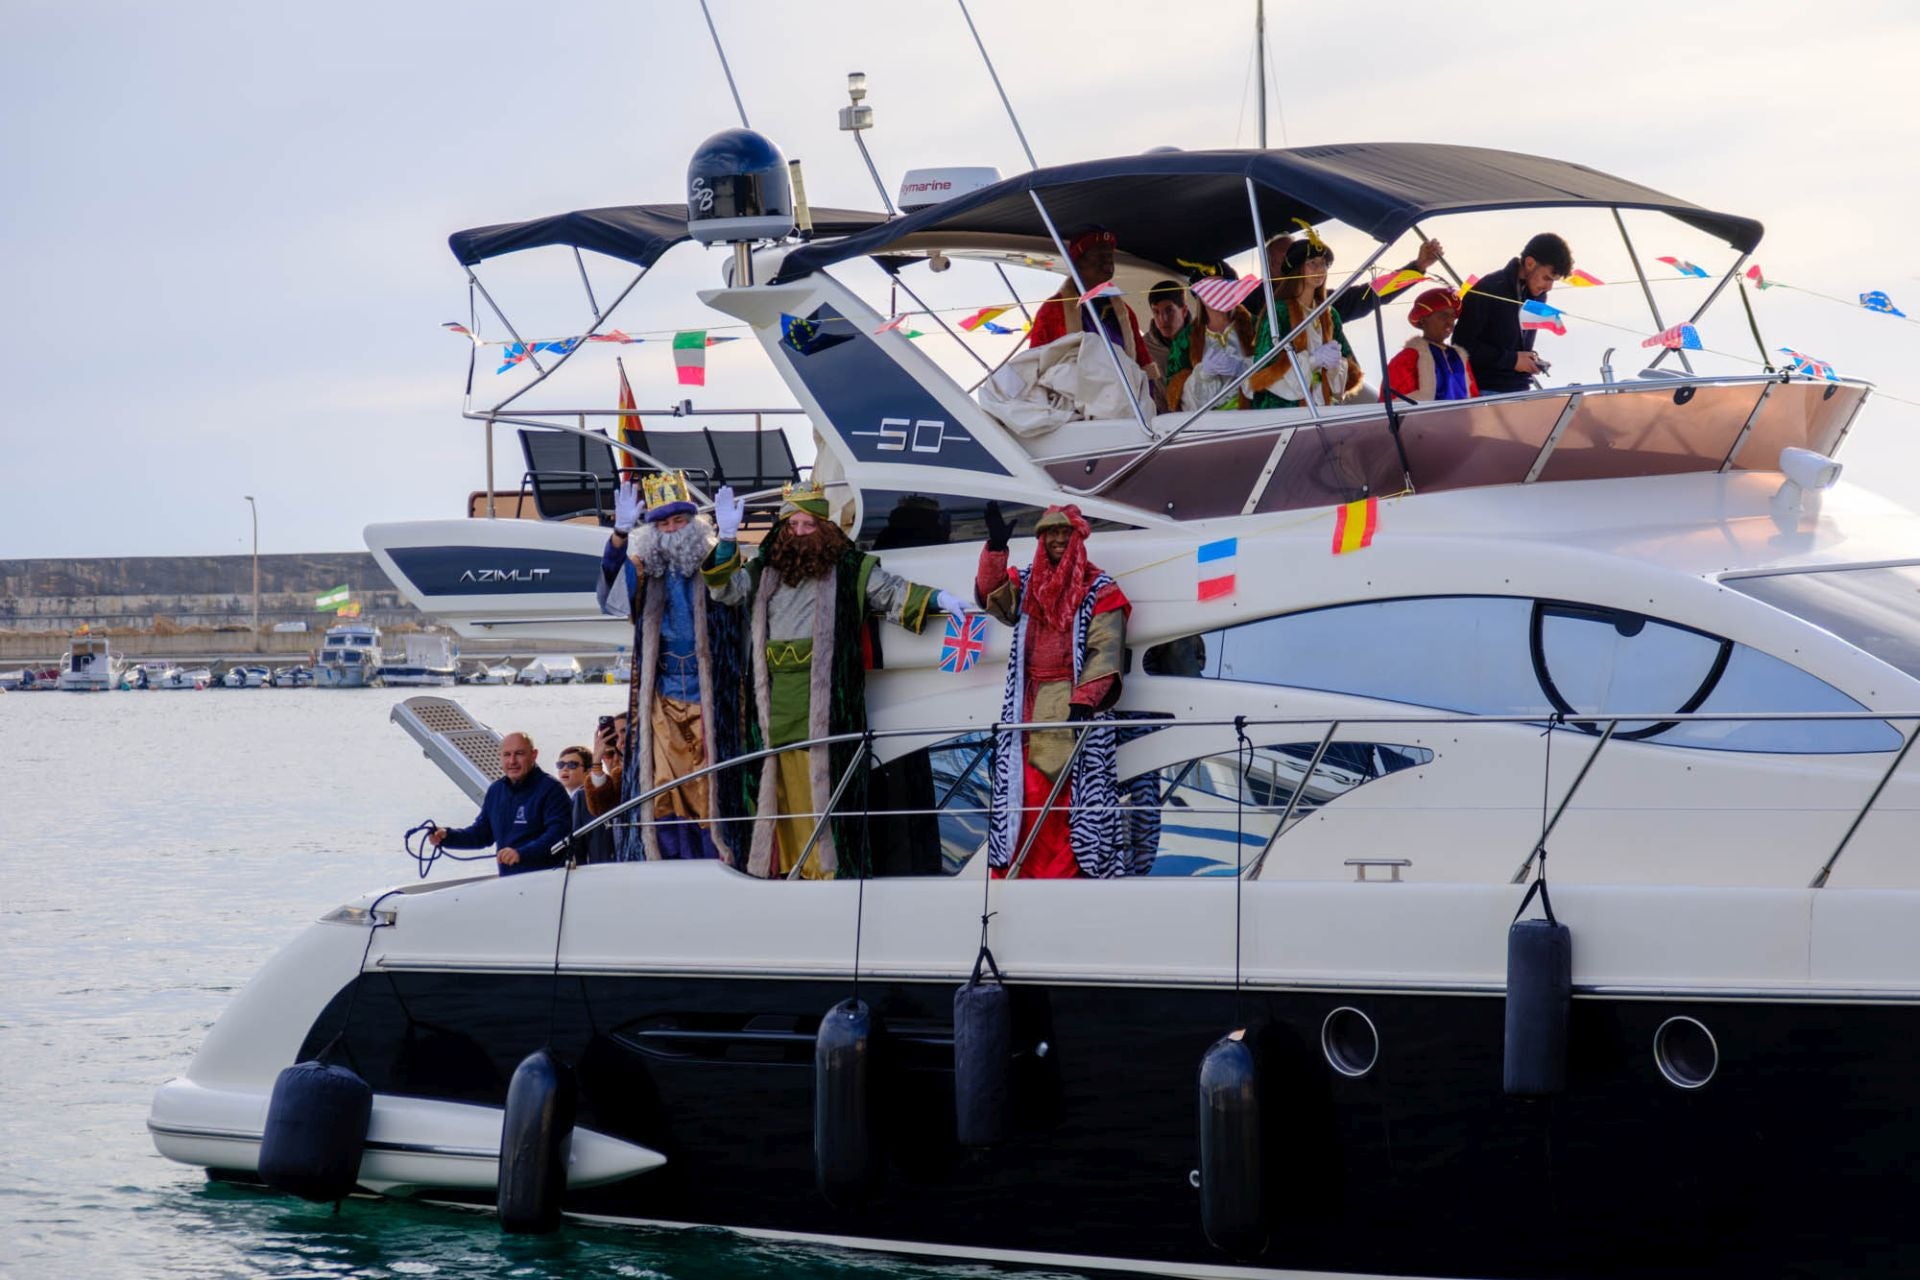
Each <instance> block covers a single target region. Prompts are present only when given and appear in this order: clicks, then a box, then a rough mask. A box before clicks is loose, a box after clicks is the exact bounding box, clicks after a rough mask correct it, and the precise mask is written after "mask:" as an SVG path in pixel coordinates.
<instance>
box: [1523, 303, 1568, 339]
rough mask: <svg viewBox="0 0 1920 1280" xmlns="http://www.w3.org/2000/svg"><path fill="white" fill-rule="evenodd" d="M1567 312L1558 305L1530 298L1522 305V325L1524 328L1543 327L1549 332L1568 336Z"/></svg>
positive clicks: (1542, 328)
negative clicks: (1554, 305)
mask: <svg viewBox="0 0 1920 1280" xmlns="http://www.w3.org/2000/svg"><path fill="white" fill-rule="evenodd" d="M1565 316H1566V313H1565V312H1564V311H1561V310H1560V309H1558V308H1557V307H1550V306H1548V305H1547V304H1546V303H1544V302H1540V301H1538V300H1536V299H1533V298H1529V299H1527V301H1525V302H1524V303H1522V304H1521V305H1520V327H1521V328H1522V329H1541V330H1544V331H1546V332H1547V333H1554V334H1558V335H1560V336H1561V337H1563V338H1564V337H1566V336H1567V324H1566V320H1565Z"/></svg>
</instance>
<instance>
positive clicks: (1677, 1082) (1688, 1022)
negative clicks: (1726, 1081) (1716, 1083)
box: [1653, 1017, 1720, 1089]
mask: <svg viewBox="0 0 1920 1280" xmlns="http://www.w3.org/2000/svg"><path fill="white" fill-rule="evenodd" d="M1653 1061H1654V1065H1655V1066H1657V1067H1659V1068H1660V1074H1661V1075H1663V1076H1665V1077H1666V1078H1667V1083H1668V1084H1670V1085H1672V1086H1673V1087H1674V1088H1676V1089H1698V1088H1700V1087H1701V1086H1702V1085H1704V1084H1706V1082H1707V1081H1709V1080H1711V1079H1713V1073H1714V1072H1716V1071H1718V1070H1719V1069H1720V1046H1719V1045H1718V1044H1716V1043H1714V1039H1713V1033H1712V1032H1711V1031H1708V1030H1707V1028H1706V1024H1705V1023H1703V1022H1701V1021H1699V1020H1698V1019H1697V1018H1687V1017H1677V1018H1668V1019H1667V1020H1666V1021H1665V1022H1663V1023H1661V1024H1660V1029H1659V1030H1658V1031H1656V1032H1654V1033H1653Z"/></svg>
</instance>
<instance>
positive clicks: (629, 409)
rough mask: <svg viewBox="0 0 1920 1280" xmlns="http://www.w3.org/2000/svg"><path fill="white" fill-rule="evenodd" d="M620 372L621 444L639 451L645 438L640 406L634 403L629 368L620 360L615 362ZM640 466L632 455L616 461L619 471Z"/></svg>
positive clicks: (621, 457) (626, 454)
mask: <svg viewBox="0 0 1920 1280" xmlns="http://www.w3.org/2000/svg"><path fill="white" fill-rule="evenodd" d="M613 363H614V364H615V365H616V366H617V367H618V368H619V370H620V419H619V422H620V427H619V430H620V443H621V444H624V445H631V446H632V447H633V448H635V449H638V448H640V447H641V444H640V442H641V441H642V440H643V439H645V436H644V435H643V434H642V433H641V430H640V414H639V413H638V412H637V411H638V409H639V408H640V406H639V405H638V404H636V403H635V402H634V399H633V388H632V387H630V386H628V385H627V366H626V365H625V364H623V363H621V362H620V361H619V360H615V361H614V362H613ZM639 465H640V459H638V458H636V457H634V456H633V455H632V454H630V453H623V454H621V455H620V456H619V457H618V458H617V459H615V460H614V466H615V468H616V469H617V470H621V471H626V470H630V469H632V468H634V467H637V466H639Z"/></svg>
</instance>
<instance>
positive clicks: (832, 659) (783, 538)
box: [705, 484, 966, 879]
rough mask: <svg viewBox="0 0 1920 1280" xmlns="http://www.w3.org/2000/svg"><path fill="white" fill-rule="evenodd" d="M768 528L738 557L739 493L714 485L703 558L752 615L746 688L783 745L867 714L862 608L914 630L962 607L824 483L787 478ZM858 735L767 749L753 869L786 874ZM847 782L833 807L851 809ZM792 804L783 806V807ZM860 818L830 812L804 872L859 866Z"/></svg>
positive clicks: (716, 594) (719, 595) (712, 587)
mask: <svg viewBox="0 0 1920 1280" xmlns="http://www.w3.org/2000/svg"><path fill="white" fill-rule="evenodd" d="M780 497H781V501H780V513H779V516H778V518H777V519H776V521H775V523H774V527H773V531H772V532H771V533H769V534H768V535H767V536H766V539H765V541H763V542H762V543H761V544H760V552H759V555H758V556H756V557H755V558H754V560H753V561H752V562H751V563H747V562H746V561H745V560H744V559H743V558H742V557H741V554H740V548H739V545H738V542H737V539H738V536H739V532H740V520H741V517H742V515H743V514H744V512H745V504H744V503H743V502H742V501H741V500H740V499H739V498H736V497H735V496H734V493H733V489H732V487H731V486H728V487H726V488H722V489H721V490H720V491H719V492H718V493H717V494H715V495H714V503H713V515H714V523H715V524H716V525H717V526H718V529H719V535H720V543H719V546H717V547H716V548H715V549H714V552H713V555H712V557H711V558H710V560H709V561H708V565H707V568H706V570H705V574H706V581H707V589H708V590H709V591H710V592H711V593H712V595H713V599H714V600H715V601H716V602H717V603H719V604H721V605H727V606H736V605H738V606H745V607H746V608H747V610H748V615H749V619H750V623H749V627H750V640H749V646H750V647H749V650H748V652H749V654H750V656H751V660H752V664H753V665H752V671H753V691H754V697H755V704H756V709H757V711H758V714H759V721H760V737H761V741H762V742H763V743H764V745H765V746H766V747H770V748H771V747H784V746H788V745H790V744H792V743H796V742H802V741H805V740H806V739H809V738H821V737H826V736H827V735H829V734H840V733H858V732H860V731H861V730H863V729H865V728H866V725H867V680H866V666H867V664H866V654H865V645H864V643H863V640H864V632H865V625H866V621H867V618H868V616H869V615H878V616H881V617H885V618H886V619H887V621H889V622H892V623H894V624H895V625H897V626H901V627H905V628H906V629H907V630H908V631H912V632H915V633H918V632H919V631H920V630H921V629H922V628H923V627H925V626H926V624H927V617H928V615H929V614H931V613H934V612H944V613H951V614H954V615H956V616H958V615H961V614H964V613H965V612H966V605H965V602H963V601H962V600H961V599H960V598H959V597H958V596H955V595H952V594H950V593H949V592H945V591H941V590H939V589H937V588H934V587H927V586H922V585H920V584H919V583H916V582H908V581H907V580H906V579H905V578H901V577H898V576H896V575H894V574H891V573H889V572H887V570H886V569H885V568H883V567H882V566H881V564H880V561H879V559H878V558H877V557H875V556H871V555H867V554H866V553H864V552H862V551H861V550H860V549H859V548H858V547H856V546H854V545H853V542H852V540H851V539H849V538H848V537H847V535H846V534H845V533H844V532H842V531H841V529H840V527H839V526H838V525H836V524H834V523H833V521H832V520H831V519H829V518H828V508H827V493H826V489H825V488H824V487H823V486H821V485H818V484H806V485H788V486H787V487H786V488H785V489H784V490H783V491H782V492H781V495H780ZM858 747H859V744H858V743H856V742H846V743H838V744H835V745H833V746H831V747H823V746H815V747H810V748H797V749H795V750H792V751H783V752H781V753H780V754H778V755H774V756H768V757H767V759H766V762H765V763H764V764H763V765H762V766H761V771H760V780H759V785H758V786H757V787H756V788H754V790H755V793H756V795H757V803H756V807H755V814H756V819H755V822H754V824H753V835H752V839H751V841H750V842H749V844H748V850H747V860H746V871H747V872H748V874H750V875H756V876H772V875H785V874H787V873H788V872H790V871H792V870H793V868H794V867H795V865H797V864H798V863H799V861H800V857H801V854H802V853H803V852H804V851H805V850H806V846H807V838H808V836H809V835H810V834H811V833H812V831H813V828H814V824H815V823H814V816H813V815H815V814H817V813H819V812H820V811H821V810H823V809H824V808H825V807H826V804H827V801H828V800H829V799H831V798H832V796H833V790H834V786H835V784H836V782H837V781H838V780H839V778H840V777H841V775H842V774H843V773H844V772H845V771H846V768H847V766H848V764H849V763H850V762H851V761H852V759H853V756H854V753H855V752H856V751H857V750H858ZM864 795H865V788H863V787H862V786H860V785H859V783H858V782H857V781H856V783H855V784H854V785H853V786H852V787H851V788H850V789H849V790H848V791H847V792H846V794H845V796H844V798H843V800H842V808H843V809H844V810H846V811H849V812H856V813H857V812H858V811H859V810H860V808H861V807H862V800H863V798H864ZM788 815H791V816H788ZM858 831H859V824H858V823H857V822H855V821H851V820H847V819H841V818H836V819H835V820H834V821H832V822H830V823H828V824H827V825H826V826H825V828H823V829H822V830H821V832H820V838H819V840H818V841H817V842H815V844H814V846H813V851H812V852H811V853H809V854H807V860H806V864H805V868H804V870H803V871H802V872H801V874H802V876H804V877H805V878H807V879H829V878H832V877H834V876H836V875H842V874H845V875H856V874H859V873H860V872H861V870H862V869H863V868H862V865H861V863H860V861H859V859H860V858H861V856H862V850H861V849H860V847H859V843H858Z"/></svg>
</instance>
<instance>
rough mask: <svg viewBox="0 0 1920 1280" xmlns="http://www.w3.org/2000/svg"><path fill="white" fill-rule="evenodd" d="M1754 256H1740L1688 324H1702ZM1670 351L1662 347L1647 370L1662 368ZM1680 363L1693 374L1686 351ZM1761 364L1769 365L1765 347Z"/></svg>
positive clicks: (1745, 254) (1744, 298)
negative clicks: (1710, 309)
mask: <svg viewBox="0 0 1920 1280" xmlns="http://www.w3.org/2000/svg"><path fill="white" fill-rule="evenodd" d="M1752 256H1753V255H1752V254H1751V253H1742V254H1741V255H1740V256H1739V258H1737V259H1736V260H1735V261H1734V264H1733V268H1732V270H1730V271H1728V272H1727V274H1725V275H1724V276H1721V277H1720V283H1718V284H1716V285H1714V286H1713V291H1712V292H1710V293H1709V294H1707V300H1706V301H1705V302H1703V303H1701V304H1700V305H1699V306H1698V307H1695V308H1694V311H1693V314H1692V315H1690V316H1688V317H1687V323H1688V324H1698V323H1700V317H1701V316H1703V315H1705V314H1706V313H1707V308H1708V307H1710V306H1712V305H1713V304H1714V302H1715V300H1716V299H1718V298H1719V297H1720V295H1721V293H1723V292H1724V291H1725V290H1726V287H1727V286H1728V285H1729V284H1732V283H1733V281H1734V279H1735V278H1736V277H1737V276H1738V275H1739V274H1740V268H1741V267H1744V266H1746V265H1747V259H1748V258H1750V257H1752ZM1740 297H1741V300H1742V301H1743V302H1744V301H1745V300H1746V295H1745V294H1744V293H1743V294H1741V295H1740ZM1669 349H1670V348H1667V347H1662V348H1661V349H1660V350H1659V351H1658V352H1657V353H1656V354H1655V355H1654V357H1653V363H1652V364H1650V365H1648V366H1647V368H1649V369H1658V368H1659V367H1660V362H1661V361H1662V360H1665V359H1666V358H1667V351H1668V350H1669ZM1680 363H1681V364H1683V365H1686V367H1687V372H1688V373H1692V372H1693V366H1692V365H1690V364H1687V353H1686V352H1685V351H1682V352H1681V353H1680ZM1760 363H1761V364H1767V363H1769V362H1768V360H1767V352H1766V349H1765V348H1764V347H1763V348H1761V350H1760Z"/></svg>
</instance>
